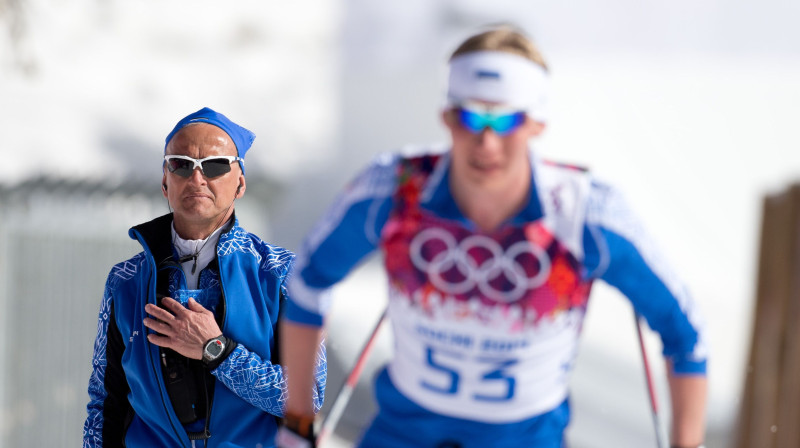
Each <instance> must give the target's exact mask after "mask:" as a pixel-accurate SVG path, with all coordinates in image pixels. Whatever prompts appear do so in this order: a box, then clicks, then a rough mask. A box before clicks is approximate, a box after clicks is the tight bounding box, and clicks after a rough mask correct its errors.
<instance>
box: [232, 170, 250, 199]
mask: <svg viewBox="0 0 800 448" xmlns="http://www.w3.org/2000/svg"><path fill="white" fill-rule="evenodd" d="M245 190H247V182H245V180H244V176H239V186H238V187H236V195H235V196H234V197H235V198H236V199H239V198H241V197H242V196H244V191H245Z"/></svg>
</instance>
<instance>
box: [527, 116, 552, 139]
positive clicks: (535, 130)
mask: <svg viewBox="0 0 800 448" xmlns="http://www.w3.org/2000/svg"><path fill="white" fill-rule="evenodd" d="M526 120H527V123H525V125H526V126H527V127H528V134H529V136H530V137H538V136H539V135H541V134H542V132H544V130H545V128H546V127H547V125H546V124H545V123H542V122H541V121H534V120H533V119H531V118H526Z"/></svg>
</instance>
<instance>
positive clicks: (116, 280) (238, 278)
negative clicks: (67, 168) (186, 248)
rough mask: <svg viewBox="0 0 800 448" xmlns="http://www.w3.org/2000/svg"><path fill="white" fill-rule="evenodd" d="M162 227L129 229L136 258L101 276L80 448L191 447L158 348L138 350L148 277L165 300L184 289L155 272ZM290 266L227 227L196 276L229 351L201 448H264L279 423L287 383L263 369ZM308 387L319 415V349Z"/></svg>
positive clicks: (281, 254) (152, 291) (149, 292)
mask: <svg viewBox="0 0 800 448" xmlns="http://www.w3.org/2000/svg"><path fill="white" fill-rule="evenodd" d="M171 222H172V215H171V214H169V215H165V216H162V217H160V218H156V219H155V220H153V221H150V222H148V223H145V224H141V225H139V226H136V227H134V228H132V229H131V230H130V231H129V235H130V237H131V238H133V239H136V240H138V241H139V242H140V243H141V244H142V247H143V248H144V251H143V252H141V253H139V254H137V255H136V256H134V257H133V258H131V259H129V260H127V261H125V262H122V263H119V264H117V265H115V266H114V267H113V268H112V270H111V272H110V274H109V276H108V280H107V282H106V287H105V293H104V295H103V301H102V304H101V307H100V315H99V320H98V326H97V338H96V340H95V345H94V357H93V360H92V374H91V377H90V380H89V397H90V401H89V404H88V406H87V410H88V418H87V419H86V423H85V425H84V439H83V446H84V448H87V447H111V446H126V447H187V448H188V447H191V446H192V445H191V442H190V440H189V438H188V436H187V431H186V430H185V429H184V427H183V425H182V424H181V423H180V422H179V420H178V418H177V416H176V414H175V411H174V410H173V406H172V404H171V401H170V398H169V395H168V393H167V390H166V387H165V383H164V378H163V374H162V370H161V367H160V364H159V347H158V346H156V345H154V344H150V343H149V342H148V341H147V338H146V335H147V333H148V332H149V331H150V330H148V329H147V328H146V327H144V325H143V323H142V320H143V319H144V317H146V313H145V311H144V306H145V304H147V303H153V304H155V303H156V273H158V275H169V276H170V279H169V284H170V293H173V292H175V291H176V289H180V288H181V287H183V288H185V284H186V281H185V278H184V276H183V272H182V271H181V270H180V269H171V270H170V269H163V268H159V267H160V266H161V265H162V263H159V261H158V260H162V259H163V258H162V257H163V255H164V254H165V253H167V254H171V253H172V252H171V251H172V250H173V249H172V245H171V241H170V236H171V233H170V227H169V226H170V223H171ZM165 250H166V252H165ZM168 257H169V255H168ZM293 259H294V254H292V253H291V252H289V251H287V250H285V249H282V248H280V247H277V246H272V245H270V244H268V243H265V242H263V241H262V240H261V239H259V238H258V237H257V236H255V235H253V234H251V233H248V232H247V231H245V230H244V229H242V228H241V227H239V223H238V220H236V219H235V218H234V220H233V224H232V225H230V228H229V229H227V230H226V231H224V232H223V234H222V235H221V236H220V239H219V242H218V244H217V260H216V261H217V263H216V264H215V263H214V262H213V261H212V263H211V264H210V265H209V267H207V268H206V269H204V270H203V272H202V273H201V275H200V284H199V286H198V288H199V289H201V290H202V289H205V290H210V291H214V290H216V291H221V297H218V298H217V299H218V301H219V304H220V305H221V307H220V308H221V310H218V311H217V320H218V322H221V328H222V332H223V334H224V335H225V336H226V337H228V338H230V339H232V340H233V341H235V342H236V347H235V348H234V349H233V351H232V352H230V354H229V355H228V356H227V358H226V359H225V360H224V361H223V362H222V363H221V364H219V365H218V366H217V367H216V368H215V369H214V370H212V371H211V374H212V375H213V376H214V378H215V381H214V383H215V384H214V388H213V401H212V402H211V411H210V412H209V415H210V420H209V422H208V427H209V431H210V433H211V438H210V439H208V440H207V446H208V447H209V448H213V447H226V448H232V447H253V446H262V447H269V446H273V443H274V436H275V432H276V430H277V422H276V417H280V416H282V413H283V406H284V402H285V399H286V378H285V375H284V373H283V371H282V368H281V366H280V365H278V364H273V362H272V361H271V359H273V357H274V356H273V355H274V351H275V350H276V341H275V326H276V322H277V319H278V310H279V305H280V301H281V297H284V296H285V295H286V290H285V285H284V283H285V280H286V277H287V275H288V272H289V270H290V268H291V265H292V262H293ZM212 266H213V267H212ZM215 267H216V268H218V270H217V269H214V268H215ZM215 286H218V287H216V288H215ZM198 301H200V303H201V304H202V303H203V302H202V301H201V300H198ZM215 305H216V304H212V306H211V307H212V308H213V307H215ZM280 306H282V305H280ZM207 307H208V306H207ZM316 379H317V381H316V387H315V390H314V400H315V408H316V410H319V408H320V407H321V406H322V401H323V396H324V390H325V380H326V362H325V351H324V347H321V348H320V352H319V356H318V362H317V376H316ZM201 445H202V442H201Z"/></svg>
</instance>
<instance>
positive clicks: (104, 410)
mask: <svg viewBox="0 0 800 448" xmlns="http://www.w3.org/2000/svg"><path fill="white" fill-rule="evenodd" d="M135 260H136V259H135V258H134V259H132V261H135ZM127 263H129V262H126V263H121V264H118V265H116V266H114V268H113V269H112V270H111V273H109V275H108V280H107V281H106V286H105V291H104V293H103V300H102V301H101V303H100V312H99V314H98V320H97V336H96V337H95V341H94V352H93V354H92V373H91V376H90V377H89V404H88V405H87V406H86V410H87V413H88V415H87V417H86V421H85V422H84V425H83V447H84V448H93V447H102V446H118V445H119V446H122V445H123V444H124V437H125V421H126V418H127V417H128V415H129V414H130V413H131V412H132V409H131V406H130V403H129V402H128V393H129V392H130V388H129V387H128V382H127V379H126V376H125V371H124V370H123V369H122V354H123V353H124V351H125V343H124V342H123V340H122V336H121V334H120V332H119V329H118V328H117V325H116V320H115V317H114V305H113V295H114V290H115V287H116V285H117V283H118V281H119V280H120V278H121V276H119V275H118V274H119V273H120V272H121V271H125V269H127V268H128V267H130V265H129V264H127Z"/></svg>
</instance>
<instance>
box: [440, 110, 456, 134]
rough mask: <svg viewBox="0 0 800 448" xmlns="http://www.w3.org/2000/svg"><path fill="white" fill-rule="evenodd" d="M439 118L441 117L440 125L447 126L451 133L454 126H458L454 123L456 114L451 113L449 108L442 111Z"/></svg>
mask: <svg viewBox="0 0 800 448" xmlns="http://www.w3.org/2000/svg"><path fill="white" fill-rule="evenodd" d="M441 117H442V123H444V125H445V126H447V128H448V129H450V130H451V131H452V130H453V128H454V127H455V126H458V123H456V114H455V112H454V111H453V109H450V108H447V109H442V115H441Z"/></svg>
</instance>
